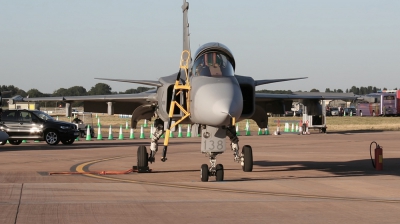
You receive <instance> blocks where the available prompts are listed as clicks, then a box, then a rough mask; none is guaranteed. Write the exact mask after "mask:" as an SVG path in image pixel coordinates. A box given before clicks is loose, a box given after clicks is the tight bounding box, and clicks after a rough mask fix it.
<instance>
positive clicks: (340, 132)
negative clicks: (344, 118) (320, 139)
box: [326, 129, 385, 134]
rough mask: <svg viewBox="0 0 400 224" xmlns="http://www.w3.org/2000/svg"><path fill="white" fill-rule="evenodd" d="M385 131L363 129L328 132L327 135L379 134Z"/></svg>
mask: <svg viewBox="0 0 400 224" xmlns="http://www.w3.org/2000/svg"><path fill="white" fill-rule="evenodd" d="M384 131H385V130H370V129H361V130H347V131H329V130H327V132H326V133H327V134H360V133H378V132H384Z"/></svg>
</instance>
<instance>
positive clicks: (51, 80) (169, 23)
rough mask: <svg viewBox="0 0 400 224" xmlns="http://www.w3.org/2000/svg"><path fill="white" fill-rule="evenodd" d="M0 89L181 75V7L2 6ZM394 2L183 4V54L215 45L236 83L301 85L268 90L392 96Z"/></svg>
mask: <svg viewBox="0 0 400 224" xmlns="http://www.w3.org/2000/svg"><path fill="white" fill-rule="evenodd" d="M0 6H1V7H0V77H1V79H0V85H14V86H16V87H19V88H20V89H23V90H25V91H28V90H29V89H32V88H36V89H38V90H39V91H41V92H43V93H53V92H54V91H55V90H57V89H59V88H69V87H72V86H83V87H85V88H86V89H87V90H88V91H89V90H90V88H91V87H92V86H94V85H95V84H96V83H98V82H103V83H107V84H108V85H110V86H111V88H112V91H125V90H127V89H130V88H137V87H138V86H139V85H135V84H129V83H119V82H109V81H100V80H96V79H94V78H96V77H97V78H118V79H137V80H158V78H159V77H161V76H166V75H171V74H173V73H175V72H177V71H178V69H179V59H180V54H181V51H182V9H181V6H182V0H168V1H161V0H147V1H143V0H118V1H107V0H59V1H53V0H35V1H31V0H16V1H14V0H0ZM399 12H400V1H398V0H380V1H376V0H324V1H321V0H301V1H300V0H298V1H295V0H290V1H289V0H280V1H276V0H252V1H237V0H189V24H190V28H189V32H190V37H191V39H190V42H191V50H192V52H193V53H194V52H195V51H196V49H197V48H198V47H199V46H200V45H202V44H204V43H207V42H212V41H216V42H220V43H223V44H225V45H226V46H228V47H229V48H230V50H231V51H232V52H233V55H234V56H235V61H236V71H235V73H236V74H238V75H244V76H251V77H253V78H254V79H255V80H259V79H280V78H296V77H308V79H305V80H298V81H289V82H281V83H274V84H269V85H264V86H261V87H258V88H257V89H270V90H292V91H297V90H302V91H310V90H311V89H313V88H316V89H319V90H320V91H325V89H326V88H330V89H331V90H333V89H342V90H346V89H347V88H351V86H353V85H355V86H357V87H359V86H376V87H378V88H384V87H386V88H388V89H393V88H399V87H400V13H399Z"/></svg>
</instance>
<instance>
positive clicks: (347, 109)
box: [344, 107, 357, 116]
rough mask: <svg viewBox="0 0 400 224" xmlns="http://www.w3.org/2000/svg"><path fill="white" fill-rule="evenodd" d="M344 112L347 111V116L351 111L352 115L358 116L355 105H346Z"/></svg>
mask: <svg viewBox="0 0 400 224" xmlns="http://www.w3.org/2000/svg"><path fill="white" fill-rule="evenodd" d="M344 112H345V113H346V116H350V113H351V116H356V112H357V111H356V108H354V107H346V108H344Z"/></svg>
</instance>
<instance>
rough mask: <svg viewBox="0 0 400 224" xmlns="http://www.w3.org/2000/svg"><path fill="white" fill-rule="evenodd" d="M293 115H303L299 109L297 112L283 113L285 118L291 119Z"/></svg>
mask: <svg viewBox="0 0 400 224" xmlns="http://www.w3.org/2000/svg"><path fill="white" fill-rule="evenodd" d="M294 114H295V116H297V117H299V116H301V115H302V114H303V111H302V110H301V109H300V110H297V111H293V110H288V111H285V117H293V115H294Z"/></svg>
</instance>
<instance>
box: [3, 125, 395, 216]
mask: <svg viewBox="0 0 400 224" xmlns="http://www.w3.org/2000/svg"><path fill="white" fill-rule="evenodd" d="M398 136H400V132H370V133H351V134H348V133H328V134H319V133H312V134H311V135H308V136H298V135H293V134H286V135H285V134H284V135H281V136H241V137H240V141H239V144H240V145H241V146H243V145H251V146H252V148H253V156H254V169H253V172H250V173H248V172H243V171H242V168H241V166H240V165H239V164H238V163H235V162H234V161H233V155H232V152H231V151H230V150H227V151H226V152H225V153H224V154H222V155H219V156H218V157H217V163H222V164H223V165H224V168H225V178H224V179H225V181H223V182H215V178H213V177H210V181H209V182H201V181H200V166H201V164H203V163H206V164H208V163H209V161H208V158H207V157H205V156H204V155H202V154H201V153H200V138H174V139H171V140H170V146H169V147H168V154H167V158H168V160H167V162H165V163H163V162H161V161H160V160H159V158H160V155H161V152H160V151H159V154H158V155H157V156H156V159H157V160H156V162H155V163H154V164H151V169H153V172H152V173H140V174H139V173H131V174H126V175H48V174H49V173H50V172H64V171H104V170H127V169H130V168H132V166H134V165H136V149H137V147H138V146H139V145H142V144H144V145H146V146H147V145H149V140H120V141H119V140H113V141H109V140H103V141H79V142H75V143H74V144H73V145H70V146H64V145H57V146H48V145H47V144H45V143H34V142H33V141H32V142H29V143H26V144H21V145H19V146H12V145H9V144H7V145H5V146H1V147H0V156H1V159H0V165H1V167H2V169H1V171H0V208H1V209H0V223H205V222H208V223H221V222H222V223H228V222H229V223H243V222H246V223H272V222H275V223H276V222H279V223H322V222H324V223H337V222H345V223H360V222H364V223H373V222H385V223H398V220H399V218H400V214H399V213H398V211H399V210H400V171H399V170H400V152H399V147H398ZM372 141H376V142H378V143H379V144H380V145H381V146H382V147H383V158H384V159H383V171H375V170H374V169H373V167H372V164H371V160H370V154H369V146H370V143H371V142H372ZM159 150H162V148H161V146H159Z"/></svg>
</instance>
